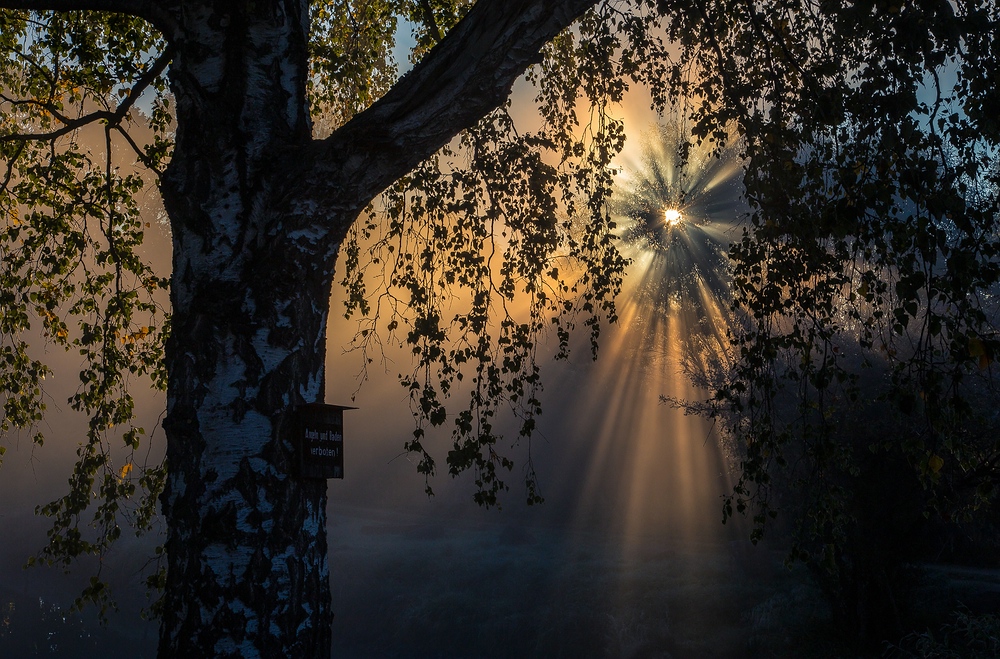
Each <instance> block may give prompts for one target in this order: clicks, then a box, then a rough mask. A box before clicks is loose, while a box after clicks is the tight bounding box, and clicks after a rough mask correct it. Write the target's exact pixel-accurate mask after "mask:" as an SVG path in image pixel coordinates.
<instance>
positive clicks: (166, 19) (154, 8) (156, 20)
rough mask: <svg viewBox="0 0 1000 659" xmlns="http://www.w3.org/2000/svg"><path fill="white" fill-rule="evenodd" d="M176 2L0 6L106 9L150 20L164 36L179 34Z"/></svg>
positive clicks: (17, 2) (101, 0) (51, 0)
mask: <svg viewBox="0 0 1000 659" xmlns="http://www.w3.org/2000/svg"><path fill="white" fill-rule="evenodd" d="M175 5H176V3H175V2H156V0H0V9H23V10H27V11H55V12H70V11H106V12H110V13H113V14H127V15H129V16H136V17H138V18H142V19H144V20H147V21H149V22H150V23H152V24H153V25H155V26H156V27H157V28H158V29H159V30H160V31H161V32H163V34H164V35H165V36H166V35H172V34H176V33H177V30H176V26H177V20H176V16H177V9H176V7H175ZM168 38H169V37H168Z"/></svg>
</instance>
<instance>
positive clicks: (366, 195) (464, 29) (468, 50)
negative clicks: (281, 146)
mask: <svg viewBox="0 0 1000 659" xmlns="http://www.w3.org/2000/svg"><path fill="white" fill-rule="evenodd" d="M597 1H598V0H480V1H479V2H478V3H476V5H475V7H473V9H472V10H471V11H470V12H469V13H468V14H467V15H466V16H465V18H463V19H462V20H461V21H460V22H459V23H458V25H456V26H455V27H454V28H453V29H452V30H451V31H449V32H448V34H447V35H445V38H444V39H443V40H442V41H441V42H440V43H439V44H438V45H437V46H435V47H434V49H433V50H431V52H430V53H428V55H427V57H425V58H424V59H423V60H422V61H421V62H420V63H419V64H418V65H417V66H416V67H414V69H413V70H412V71H411V72H410V73H409V74H407V75H406V76H405V77H404V78H402V79H401V80H400V81H399V82H397V83H396V85H395V86H394V87H393V88H392V89H391V90H390V91H389V92H388V93H387V94H386V95H385V96H384V97H383V98H382V99H380V100H379V101H378V102H377V103H375V104H374V105H373V106H372V107H370V108H369V109H367V110H365V111H364V112H362V113H360V114H358V115H357V116H356V117H355V118H354V119H352V120H351V121H350V122H349V123H348V124H346V125H345V126H343V127H342V128H340V129H339V130H337V131H336V132H334V134H333V135H331V136H330V137H328V138H327V139H325V140H322V141H318V142H314V143H313V144H311V145H310V146H309V147H307V148H306V149H305V151H306V152H305V153H301V152H298V153H295V154H294V155H293V157H292V158H290V159H289V162H291V163H293V166H290V167H288V168H285V171H286V174H285V176H286V177H287V178H285V181H284V185H285V189H286V191H287V192H288V193H294V197H295V198H296V199H297V200H302V199H304V200H306V204H307V206H311V207H314V208H317V209H320V208H328V209H329V210H340V211H347V212H349V213H350V212H354V211H358V210H360V209H361V208H363V207H364V206H365V205H366V204H367V203H368V202H369V201H371V199H372V198H373V196H374V195H376V194H378V193H379V192H380V191H381V190H383V189H385V188H386V187H387V186H389V185H390V184H391V183H392V182H393V181H395V180H397V179H398V178H400V177H401V176H403V175H405V174H406V173H407V172H409V171H410V170H412V169H413V168H414V167H415V166H416V165H417V164H418V163H420V161H422V160H424V159H426V158H428V157H430V156H431V155H432V154H434V152H436V151H437V150H438V149H440V148H441V147H442V146H444V145H445V144H447V143H448V141H449V140H451V139H452V138H453V137H454V136H455V135H456V134H458V133H459V132H460V131H461V130H463V129H465V128H468V127H470V126H473V125H475V123H476V122H477V121H478V120H479V119H481V118H482V117H484V116H485V115H486V114H488V113H489V112H490V111H492V110H493V109H495V108H497V107H498V106H499V105H500V104H501V103H503V101H504V100H505V99H506V98H507V97H508V96H509V94H510V90H511V87H512V86H513V85H514V81H515V80H517V78H518V76H520V75H521V74H522V73H523V72H524V71H525V69H527V67H528V66H529V65H530V64H532V63H534V62H537V61H538V60H539V51H540V50H541V48H542V46H543V45H544V44H545V43H546V42H548V41H550V40H551V39H552V38H554V37H555V36H556V35H557V34H558V33H559V32H560V31H562V30H563V29H565V28H566V27H567V26H568V25H570V24H571V23H572V22H573V21H574V20H575V19H576V18H577V17H579V16H580V15H581V14H582V13H583V12H584V11H586V10H587V9H589V8H590V7H592V6H593V5H595V4H597ZM289 196H291V195H289ZM331 200H337V202H336V208H331V207H330V205H331V203H332V201H331Z"/></svg>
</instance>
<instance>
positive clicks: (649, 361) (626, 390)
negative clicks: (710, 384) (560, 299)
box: [546, 120, 741, 555]
mask: <svg viewBox="0 0 1000 659" xmlns="http://www.w3.org/2000/svg"><path fill="white" fill-rule="evenodd" d="M688 139H690V135H689V134H688V133H687V132H686V130H685V128H684V125H683V122H682V121H681V120H675V121H674V122H672V123H668V124H660V125H658V126H655V127H654V128H653V129H652V130H650V131H649V132H648V133H647V134H646V136H645V137H644V140H643V147H642V152H641V156H640V157H639V158H638V159H637V160H635V161H632V162H626V163H625V164H624V166H623V169H622V173H621V176H620V178H619V189H618V190H617V191H616V195H615V200H616V201H615V203H614V208H613V212H614V214H615V215H616V221H617V222H618V224H619V227H620V236H621V248H622V250H623V252H624V253H625V255H626V256H628V257H629V258H630V259H631V260H632V266H631V268H630V271H629V273H628V276H627V277H626V279H625V283H624V286H623V290H622V293H621V295H620V297H619V300H618V305H619V315H620V321H619V323H618V326H617V327H615V328H614V329H613V330H612V331H611V332H610V333H609V336H607V337H606V339H605V340H604V341H603V344H602V346H601V356H600V358H599V360H598V361H597V363H596V364H594V365H592V366H590V365H588V366H586V367H583V368H582V370H581V372H580V374H579V375H576V376H572V375H571V376H566V377H564V378H563V382H562V383H560V386H564V387H567V386H568V387H571V388H573V389H574V390H575V391H576V398H575V400H573V401H572V404H571V406H570V407H568V409H566V411H565V412H563V413H564V414H567V416H568V417H569V418H572V419H575V423H574V424H573V425H572V429H571V432H570V433H569V434H570V435H571V436H573V437H575V438H576V444H577V446H579V447H581V449H580V450H583V451H584V452H585V453H586V454H587V455H589V457H590V460H589V462H588V463H587V464H586V465H583V468H584V475H585V480H584V483H583V487H582V492H580V494H579V500H578V503H577V505H576V517H577V521H578V523H579V524H581V525H583V526H589V525H594V524H598V523H608V524H609V530H610V531H611V532H612V533H615V534H617V535H618V537H619V541H620V545H621V550H622V553H623V555H628V554H629V553H631V552H633V551H638V550H639V549H640V548H641V547H642V546H644V545H645V546H650V545H652V546H656V545H657V544H660V543H663V542H664V541H668V542H669V543H671V544H674V543H676V542H693V541H707V540H710V539H713V538H716V539H717V538H719V537H720V533H721V532H722V529H721V524H720V519H721V497H722V495H723V494H725V493H726V492H727V491H728V490H729V489H730V481H729V478H728V465H727V464H726V463H725V460H724V458H723V456H722V453H721V452H720V450H719V448H718V444H717V443H716V440H715V438H714V437H712V436H710V428H709V426H708V425H707V424H706V423H705V422H704V421H703V420H701V419H697V418H691V417H685V416H684V415H683V414H682V413H681V412H680V411H679V410H676V409H673V408H670V407H668V406H664V405H662V404H660V403H659V396H660V395H669V396H673V397H677V398H689V399H697V398H700V397H703V396H704V395H705V394H704V392H700V391H696V390H694V389H693V388H692V386H691V384H690V383H689V381H688V379H687V377H686V376H684V375H683V374H682V360H683V358H684V355H685V350H686V349H687V348H689V347H690V345H691V344H692V342H691V341H690V340H691V339H693V338H695V337H700V338H703V339H708V341H707V343H708V344H711V343H714V342H718V341H721V340H722V339H723V338H724V337H725V328H726V324H727V320H726V318H727V306H728V302H727V298H728V290H727V287H728V284H727V275H726V260H727V255H726V251H727V249H728V245H729V242H730V241H731V240H733V239H734V237H735V236H734V233H735V232H736V231H737V227H736V225H737V221H738V216H739V214H740V212H741V210H740V209H741V206H740V192H741V188H740V182H739V179H738V177H737V173H738V172H739V169H740V163H739V160H738V157H737V145H736V144H735V143H734V142H730V143H727V144H724V145H720V147H719V149H718V154H717V155H716V154H713V153H712V147H711V146H710V145H707V144H706V145H691V146H690V148H689V149H688V147H686V146H685V145H687V143H688ZM685 152H686V157H685V155H684V154H685ZM701 343H705V341H702V342H701ZM546 413H548V411H547V412H546ZM560 439H564V438H560ZM582 447H586V448H582Z"/></svg>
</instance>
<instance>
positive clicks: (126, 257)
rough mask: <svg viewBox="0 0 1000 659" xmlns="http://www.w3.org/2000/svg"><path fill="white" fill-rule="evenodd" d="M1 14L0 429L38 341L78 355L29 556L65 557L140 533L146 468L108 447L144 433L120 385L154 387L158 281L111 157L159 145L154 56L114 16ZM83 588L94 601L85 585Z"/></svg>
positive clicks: (141, 27)
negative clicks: (72, 417) (66, 456)
mask: <svg viewBox="0 0 1000 659" xmlns="http://www.w3.org/2000/svg"><path fill="white" fill-rule="evenodd" d="M0 22H2V23H3V27H2V29H0V34H2V37H0V154H2V158H0V163H2V165H0V167H2V170H0V176H2V179H0V210H2V215H3V218H4V219H3V223H2V233H0V254H2V257H3V260H2V263H3V265H2V268H0V391H2V392H3V417H2V420H0V431H2V432H3V433H4V436H5V437H9V436H10V433H12V432H13V431H15V430H17V429H32V428H36V427H37V426H38V422H39V421H41V419H42V414H43V412H44V410H45V406H46V402H45V400H46V398H45V393H44V379H45V377H46V376H47V375H50V373H51V371H50V370H49V367H48V366H47V365H46V364H45V362H44V359H43V355H44V354H45V351H44V350H43V348H45V346H46V345H48V346H58V347H60V348H62V349H63V350H65V351H68V352H70V353H71V354H74V355H78V357H79V359H80V362H81V363H82V367H81V370H80V384H79V388H78V389H77V391H76V393H75V394H73V395H72V396H71V398H70V400H69V404H70V407H71V408H72V409H75V410H78V411H80V412H82V413H83V414H85V415H86V416H87V418H88V425H87V430H86V435H85V437H81V438H77V439H78V440H79V445H80V448H79V449H78V458H79V460H78V462H77V465H76V467H75V469H74V473H73V475H72V476H71V478H70V487H69V492H68V493H67V494H66V495H64V496H63V497H61V498H60V499H58V500H56V501H54V502H53V503H51V504H48V505H46V506H43V507H41V508H40V512H42V513H44V514H46V515H48V516H50V517H52V518H53V527H52V529H51V530H50V532H49V545H48V547H47V548H46V549H45V550H44V551H43V553H42V558H43V559H45V560H48V561H57V562H60V563H65V562H66V561H69V560H71V559H72V558H74V557H76V556H78V555H80V554H94V553H101V552H102V551H104V550H105V549H106V548H107V546H109V544H110V543H111V542H113V541H114V540H115V539H116V538H117V537H118V535H119V534H120V528H119V522H120V521H121V519H120V518H121V513H125V514H126V515H134V514H137V510H138V515H139V517H140V518H141V519H140V530H142V529H145V528H147V527H148V525H149V521H150V517H149V514H148V513H147V512H146V511H147V510H149V509H151V507H152V506H153V502H154V501H155V497H156V495H157V494H158V492H159V488H160V485H161V483H160V481H161V480H162V477H161V474H160V472H161V469H160V468H159V467H152V468H150V469H144V470H140V469H138V468H137V469H136V471H135V472H133V471H131V470H129V471H123V470H121V469H118V468H116V467H115V465H114V464H113V462H114V459H113V458H112V455H120V454H121V453H122V451H121V449H120V448H119V447H122V446H123V448H124V450H125V454H126V455H129V454H131V453H134V452H135V451H136V450H137V449H139V448H140V444H141V441H140V438H141V437H142V436H143V435H144V434H145V430H144V429H142V428H139V427H136V426H134V425H133V417H134V413H133V412H134V400H133V397H132V387H133V386H134V383H135V382H136V381H137V379H139V378H148V379H149V381H150V382H151V383H152V384H153V385H154V386H157V387H163V386H164V383H165V381H164V373H163V371H162V344H163V338H164V335H165V331H166V327H167V323H166V320H165V318H164V314H163V313H162V309H161V308H160V305H161V303H162V301H163V294H162V291H163V290H164V289H165V287H166V285H167V282H166V280H165V279H163V278H162V277H161V276H159V275H158V274H157V273H155V272H154V271H153V270H152V269H151V268H150V266H149V265H148V264H147V262H146V260H145V257H144V256H143V255H142V253H141V245H142V241H143V237H144V231H145V229H146V226H148V225H146V224H145V223H144V222H143V220H142V219H141V217H140V208H139V202H138V200H139V199H140V198H141V197H140V193H141V192H142V190H143V189H144V188H145V186H146V183H147V180H146V179H144V178H143V177H142V176H141V175H140V174H139V173H137V171H136V170H135V168H133V167H130V166H128V165H126V164H120V163H128V162H130V161H133V160H138V161H139V162H140V163H141V164H142V165H143V166H146V167H149V168H151V169H152V170H153V171H154V172H155V171H156V170H158V169H159V168H160V167H161V166H162V165H163V163H164V159H165V158H166V157H167V156H168V153H169V149H168V130H169V122H170V121H171V118H170V115H169V113H168V111H167V108H168V106H169V104H168V101H167V100H166V99H165V98H164V97H163V94H164V92H165V80H164V78H163V77H162V74H163V71H164V68H165V64H166V58H165V56H163V55H162V49H163V44H162V42H161V41H160V39H159V38H158V36H157V35H156V34H155V33H154V32H153V31H152V30H151V28H150V26H148V25H146V24H145V23H142V22H141V21H137V20H135V19H131V18H126V17H122V16H115V15H97V14H92V13H88V14H62V15H55V14H53V15H49V14H44V15H39V14H29V13H22V12H11V11H4V12H0ZM140 99H141V100H140ZM147 141H148V142H150V146H147V147H143V146H141V145H142V144H143V143H144V142H147ZM142 386H143V388H145V387H146V386H147V385H142ZM33 433H34V434H33V439H34V441H35V442H36V443H39V444H40V443H42V441H43V439H44V438H43V436H42V434H41V433H40V432H38V431H33ZM127 464H134V463H133V462H132V461H131V459H128V462H127ZM95 500H96V502H97V506H96V508H95V509H94V510H93V511H92V513H93V517H92V519H91V524H92V526H93V528H94V530H93V532H86V533H85V532H83V531H82V530H81V529H80V528H79V523H80V519H81V517H82V516H83V515H84V514H85V513H87V512H88V510H90V509H91V503H92V502H93V501H95ZM129 500H137V501H136V502H135V503H127V502H128V501H129ZM136 506H138V509H136V508H135V507H136ZM88 592H90V593H91V594H92V595H93V597H94V598H96V599H98V600H100V601H102V602H103V601H104V597H105V591H104V589H103V587H102V584H100V583H99V582H98V583H97V584H96V585H95V586H94V587H93V588H92V589H90V590H89V591H88Z"/></svg>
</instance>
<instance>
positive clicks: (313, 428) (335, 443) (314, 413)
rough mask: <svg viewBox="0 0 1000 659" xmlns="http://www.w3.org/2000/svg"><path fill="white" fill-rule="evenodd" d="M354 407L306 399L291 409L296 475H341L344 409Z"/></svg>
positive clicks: (314, 476)
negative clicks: (303, 403) (307, 401)
mask: <svg viewBox="0 0 1000 659" xmlns="http://www.w3.org/2000/svg"><path fill="white" fill-rule="evenodd" d="M354 409H357V408H356V407H345V406H343V405H325V404H322V403H309V404H306V405H300V406H298V407H296V408H295V411H294V420H295V423H294V431H293V432H294V433H295V435H294V437H293V442H294V444H295V451H296V453H297V454H298V458H297V460H296V462H297V464H298V475H299V477H300V478H343V477H344V410H354Z"/></svg>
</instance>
